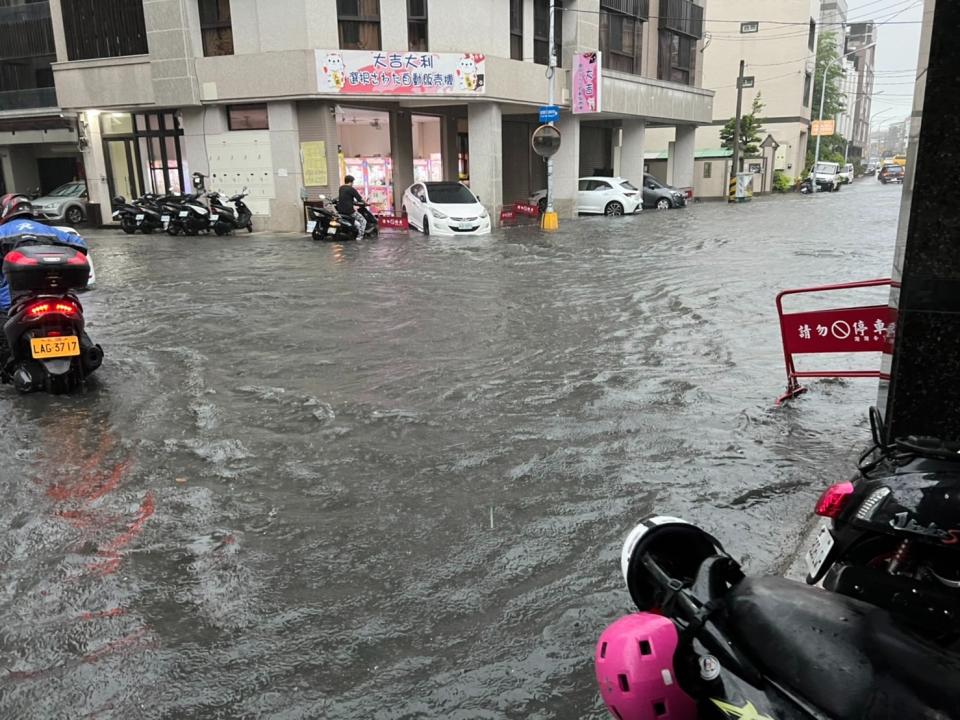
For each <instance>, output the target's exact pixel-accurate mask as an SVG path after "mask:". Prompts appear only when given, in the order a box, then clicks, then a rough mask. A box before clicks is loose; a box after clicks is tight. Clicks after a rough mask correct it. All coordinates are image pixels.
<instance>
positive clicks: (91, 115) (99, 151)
mask: <svg viewBox="0 0 960 720" xmlns="http://www.w3.org/2000/svg"><path fill="white" fill-rule="evenodd" d="M79 122H80V134H81V137H83V138H85V139H86V143H85V144H84V147H83V171H84V173H85V174H86V176H87V193H88V194H89V195H90V202H91V203H92V204H95V205H99V206H100V218H101V221H102V222H104V223H110V222H113V220H112V219H111V217H110V213H111V204H112V198H111V197H110V186H109V185H108V184H107V162H106V158H105V157H104V153H103V136H102V135H101V133H100V113H98V112H93V111H90V110H87V111H86V112H82V113H80V115H79ZM7 183H8V184H9V180H8V181H7ZM130 199H131V198H127V200H130Z"/></svg>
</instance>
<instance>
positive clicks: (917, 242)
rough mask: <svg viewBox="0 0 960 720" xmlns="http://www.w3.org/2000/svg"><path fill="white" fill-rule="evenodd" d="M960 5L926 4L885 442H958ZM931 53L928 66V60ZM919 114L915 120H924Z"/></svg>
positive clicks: (898, 258)
mask: <svg viewBox="0 0 960 720" xmlns="http://www.w3.org/2000/svg"><path fill="white" fill-rule="evenodd" d="M957 27H960V4H957V3H949V2H937V3H933V2H927V3H926V6H925V10H924V25H923V28H922V30H921V38H920V67H924V68H926V69H927V70H926V73H925V75H924V78H923V79H921V81H920V84H921V87H920V88H919V89H918V91H917V93H916V94H915V96H914V107H913V114H912V116H913V118H915V120H914V121H913V122H912V123H911V130H912V131H913V130H914V128H916V126H917V125H919V126H920V127H919V128H918V129H919V136H918V137H917V138H912V139H911V143H910V147H909V150H908V152H907V170H906V177H905V179H904V191H903V199H902V201H901V202H902V204H901V209H900V226H899V232H898V237H897V248H896V252H895V254H894V264H893V273H892V278H893V279H894V280H895V281H896V280H898V281H900V283H901V286H900V288H899V289H897V288H894V289H893V290H892V292H891V305H892V306H893V307H895V308H897V319H896V326H895V334H894V337H895V340H894V344H895V347H894V352H893V357H892V361H891V360H890V357H889V355H885V356H884V368H883V369H884V371H886V372H889V374H890V381H889V384H885V383H881V386H880V403H879V405H880V407H884V406H886V426H887V432H888V437H887V440H888V441H890V440H893V439H894V438H898V437H904V436H907V435H927V436H933V437H937V438H940V439H942V440H944V441H952V442H957V441H958V440H960V385H958V384H957V382H956V367H957V360H958V359H960V303H958V300H957V299H958V297H960V293H958V290H957V289H958V288H960V246H958V245H957V242H956V228H957V227H960V205H958V204H957V203H949V202H947V203H945V202H943V183H944V178H947V177H950V174H951V172H953V171H955V170H956V153H955V152H953V151H952V150H950V148H955V147H957V145H958V143H960V124H958V123H957V114H958V112H960V74H958V73H957V71H956V68H957V67H958V64H960V44H958V43H957V42H956V28H957ZM928 54H929V60H928V59H927V55H928ZM921 117H922V120H921Z"/></svg>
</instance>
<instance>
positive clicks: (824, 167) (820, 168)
mask: <svg viewBox="0 0 960 720" xmlns="http://www.w3.org/2000/svg"><path fill="white" fill-rule="evenodd" d="M836 171H837V166H836V165H833V164H831V163H817V172H818V173H832V172H836Z"/></svg>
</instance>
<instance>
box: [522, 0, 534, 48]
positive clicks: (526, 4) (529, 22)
mask: <svg viewBox="0 0 960 720" xmlns="http://www.w3.org/2000/svg"><path fill="white" fill-rule="evenodd" d="M533 3H534V0H523V59H524V60H525V61H527V62H533Z"/></svg>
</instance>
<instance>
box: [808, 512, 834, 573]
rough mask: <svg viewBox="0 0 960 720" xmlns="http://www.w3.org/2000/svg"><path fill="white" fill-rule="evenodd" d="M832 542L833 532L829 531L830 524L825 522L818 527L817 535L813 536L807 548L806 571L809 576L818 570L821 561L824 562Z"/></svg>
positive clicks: (821, 563) (821, 565)
mask: <svg viewBox="0 0 960 720" xmlns="http://www.w3.org/2000/svg"><path fill="white" fill-rule="evenodd" d="M833 543H834V540H833V534H832V533H831V532H830V525H829V524H825V525H823V527H821V528H820V532H819V533H817V537H816V538H814V540H813V544H812V545H811V546H810V549H809V550H807V558H806V560H807V571H808V572H809V573H810V577H813V576H814V575H816V574H817V573H818V572H820V568H821V567H823V563H824V562H826V560H827V556H828V555H829V554H830V551H831V550H832V549H833Z"/></svg>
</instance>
